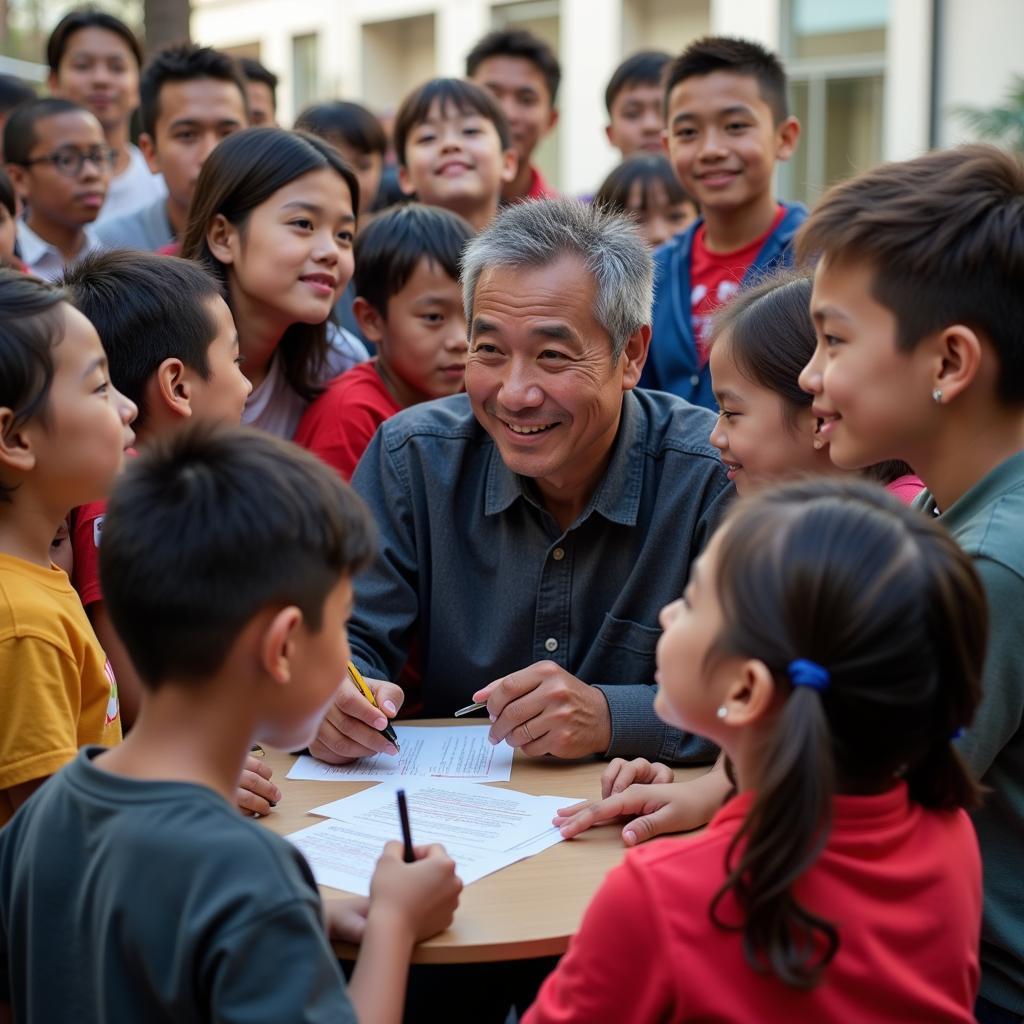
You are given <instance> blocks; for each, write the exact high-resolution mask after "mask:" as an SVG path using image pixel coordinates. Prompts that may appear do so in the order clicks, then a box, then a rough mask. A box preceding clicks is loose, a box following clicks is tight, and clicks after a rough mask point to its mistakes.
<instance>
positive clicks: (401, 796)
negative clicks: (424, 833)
mask: <svg viewBox="0 0 1024 1024" xmlns="http://www.w3.org/2000/svg"><path fill="white" fill-rule="evenodd" d="M395 795H396V796H397V797H398V820H399V821H401V823H402V843H403V845H404V846H405V853H404V856H403V857H402V859H403V860H404V861H405V863H406V864H411V863H412V862H413V861H414V860H415V859H416V853H415V851H414V850H413V848H412V832H411V831H410V829H409V807H408V805H407V804H406V802H405V790H404V789H399V790H398V791H397V792H396V793H395Z"/></svg>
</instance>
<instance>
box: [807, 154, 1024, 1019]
mask: <svg viewBox="0 0 1024 1024" xmlns="http://www.w3.org/2000/svg"><path fill="white" fill-rule="evenodd" d="M797 252H798V256H799V257H800V258H801V259H806V258H808V257H811V256H816V257H818V264H817V268H816V271H815V277H814V291H813V295H812V298H811V314H812V317H813V319H814V323H815V327H816V330H817V333H818V347H817V349H816V351H815V353H814V357H813V359H812V360H811V362H810V363H809V364H808V365H807V367H806V368H805V369H804V371H803V373H802V374H801V377H800V384H801V386H802V387H803V388H804V390H806V391H809V392H810V393H811V394H812V395H813V396H814V404H813V410H814V412H815V414H816V415H817V416H818V418H819V424H820V429H819V436H820V438H821V440H822V442H823V443H825V444H827V445H828V446H829V453H830V455H831V457H832V461H833V462H834V463H835V464H836V465H837V466H840V467H842V468H844V469H859V468H861V467H863V466H867V465H870V464H871V463H873V462H877V461H880V460H881V459H889V458H894V459H902V460H905V461H907V462H909V463H910V465H912V466H913V467H914V471H915V472H916V473H917V474H918V475H919V476H920V477H921V479H922V480H923V481H924V483H925V485H926V487H927V492H926V493H925V494H924V495H923V496H922V497H921V498H919V499H918V504H919V505H920V507H921V508H922V510H923V511H924V512H925V513H926V514H932V515H934V514H940V513H941V515H940V521H941V522H942V523H943V524H944V525H945V526H946V527H947V528H948V529H949V531H950V532H951V533H952V535H953V536H954V538H956V540H957V541H958V543H959V544H960V545H961V547H963V548H964V549H965V550H966V551H967V552H968V553H969V554H970V555H971V556H972V558H973V559H974V565H975V568H976V569H977V570H978V573H979V575H980V576H981V579H982V582H983V584H984V585H985V590H986V593H987V596H988V605H989V645H988V653H987V656H986V660H985V675H984V680H983V698H982V703H981V706H980V708H979V709H978V712H977V714H976V715H975V717H974V720H973V722H972V723H971V726H970V727H969V728H968V730H967V732H966V734H965V735H964V736H963V739H962V740H961V741H960V742H959V744H958V745H959V747H960V751H961V753H962V754H963V755H964V756H965V757H966V759H967V761H968V763H969V764H970V766H971V767H972V768H973V770H974V772H975V774H976V775H977V777H978V778H979V779H980V780H981V782H982V783H983V784H984V785H985V786H986V787H988V788H989V789H990V790H991V793H990V795H989V797H988V798H987V799H986V801H985V803H984V805H983V806H982V807H981V809H980V810H978V811H977V812H975V814H974V822H975V826H976V828H977V832H978V839H979V842H980V845H981V854H982V859H983V862H984V885H985V910H984V919H983V923H982V937H981V965H982V980H981V994H980V997H979V1000H978V1006H977V1007H976V1013H977V1018H978V1020H979V1021H981V1022H983V1024H988V1022H991V1021H998V1022H1001V1021H1009V1020H1021V1019H1022V1018H1024V917H1022V915H1021V886H1020V866H1021V863H1022V861H1024V842H1022V839H1021V837H1022V835H1024V725H1022V722H1024V631H1022V630H1021V618H1020V616H1021V608H1022V607H1024V529H1022V524H1024V344H1022V343H1021V342H1022V337H1021V330H1022V327H1021V325H1022V324H1024V162H1022V161H1021V159H1020V157H1019V156H1013V155H1011V154H1009V153H1005V152H1002V151H1001V150H999V149H996V148H995V147H993V146H965V147H963V148H962V149H957V150H948V151H939V152H935V153H930V154H928V155H927V156H923V157H918V158H917V159H915V160H908V161H906V162H904V163H894V164H885V165H883V166H881V167H878V168H876V169H874V170H872V171H868V172H867V173H865V174H862V175H859V176H858V177H856V178H854V179H853V180H852V181H848V182H845V183H843V184H841V185H837V186H835V187H834V188H833V189H831V190H830V191H829V192H827V193H826V194H825V196H824V197H823V198H822V199H821V201H820V202H819V204H818V206H817V207H816V208H815V210H814V212H813V213H812V214H811V216H810V218H809V219H808V221H807V223H806V224H805V225H804V228H803V230H802V232H801V234H800V236H799V237H798V241H797ZM958 725H959V723H958V722H936V723H935V729H936V734H937V735H939V736H941V735H943V734H945V735H948V734H949V733H951V732H953V731H954V730H955V729H956V727H957V726H958Z"/></svg>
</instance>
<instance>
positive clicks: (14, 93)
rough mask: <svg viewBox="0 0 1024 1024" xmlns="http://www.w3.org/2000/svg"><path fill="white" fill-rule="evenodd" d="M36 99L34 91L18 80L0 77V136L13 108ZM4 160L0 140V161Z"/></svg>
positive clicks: (6, 76)
mask: <svg viewBox="0 0 1024 1024" xmlns="http://www.w3.org/2000/svg"><path fill="white" fill-rule="evenodd" d="M35 98H36V91H35V89H33V88H32V86H30V85H26V84H25V83H24V82H23V81H22V80H21V79H20V78H15V77H14V76H13V75H0V135H2V134H3V128H4V123H5V122H6V121H7V118H8V116H9V115H10V113H11V111H12V110H14V108H15V107H20V106H21V105H22V103H28V102H30V101H31V100H34V99H35ZM3 159H4V149H3V142H2V140H0V161H2V160H3Z"/></svg>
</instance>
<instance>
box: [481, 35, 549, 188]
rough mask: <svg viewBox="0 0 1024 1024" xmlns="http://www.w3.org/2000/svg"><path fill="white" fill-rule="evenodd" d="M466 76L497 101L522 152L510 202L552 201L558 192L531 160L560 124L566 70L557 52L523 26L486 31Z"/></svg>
mask: <svg viewBox="0 0 1024 1024" xmlns="http://www.w3.org/2000/svg"><path fill="white" fill-rule="evenodd" d="M466 77H467V78H469V79H471V80H472V81H474V82H476V84H477V85H480V86H482V87H483V88H484V89H486V90H487V91H488V92H489V93H490V94H491V95H492V96H493V97H494V98H495V99H496V100H497V101H498V103H499V105H500V106H501V109H502V111H503V112H504V114H505V120H506V121H507V122H508V127H509V133H510V137H511V140H512V145H513V146H514V147H515V150H516V153H517V154H518V156H519V167H518V169H517V171H516V174H515V177H513V178H512V179H510V180H509V181H508V182H506V183H505V186H504V188H503V189H502V194H501V195H502V199H503V200H504V201H505V202H506V203H514V202H518V201H519V200H521V199H551V198H552V197H554V195H555V191H554V190H553V189H552V188H551V186H550V185H548V183H547V182H546V181H545V180H544V177H543V175H542V174H541V173H540V171H539V170H538V169H537V168H536V167H535V166H534V165H533V164H532V163H531V162H530V160H531V158H532V157H533V153H534V150H535V149H536V148H537V146H538V145H539V143H540V142H541V141H542V140H543V139H544V137H545V136H546V135H548V134H549V133H550V132H551V131H553V130H554V127H555V125H556V124H557V123H558V108H557V107H556V106H555V104H556V103H557V101H558V86H559V83H560V82H561V80H562V69H561V66H560V65H559V63H558V58H557V57H556V56H555V54H554V51H553V50H552V49H551V47H550V46H548V44H547V43H545V42H544V40H542V39H538V38H537V36H535V35H533V33H531V32H527V31H526V30H525V29H497V30H495V31H494V32H490V33H488V34H487V35H486V36H484V37H483V39H481V40H480V42H478V43H477V44H476V46H474V47H473V49H472V50H470V52H469V54H468V55H467V57H466Z"/></svg>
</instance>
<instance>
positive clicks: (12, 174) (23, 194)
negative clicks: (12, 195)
mask: <svg viewBox="0 0 1024 1024" xmlns="http://www.w3.org/2000/svg"><path fill="white" fill-rule="evenodd" d="M4 170H6V171H7V177H8V178H10V179H11V184H12V185H13V186H14V191H15V192H17V193H18V198H19V199H20V200H21V201H22V202H25V200H26V198H27V196H28V180H27V177H28V169H27V168H25V167H22V166H21V165H20V164H4Z"/></svg>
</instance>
